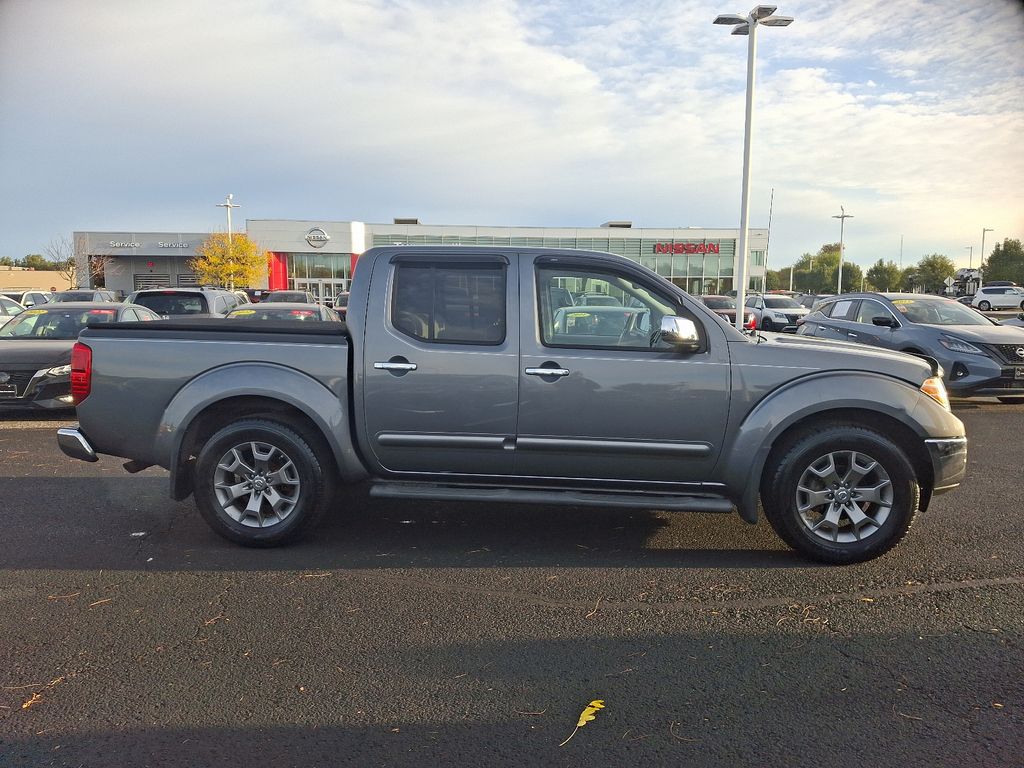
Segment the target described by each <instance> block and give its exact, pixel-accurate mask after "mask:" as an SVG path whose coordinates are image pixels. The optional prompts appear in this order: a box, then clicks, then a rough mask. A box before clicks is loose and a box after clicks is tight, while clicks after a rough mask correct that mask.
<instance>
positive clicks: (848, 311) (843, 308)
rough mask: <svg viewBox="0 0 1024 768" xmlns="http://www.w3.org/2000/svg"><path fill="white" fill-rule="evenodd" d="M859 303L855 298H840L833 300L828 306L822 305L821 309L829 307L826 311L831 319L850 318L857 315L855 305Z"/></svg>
mask: <svg viewBox="0 0 1024 768" xmlns="http://www.w3.org/2000/svg"><path fill="white" fill-rule="evenodd" d="M859 304H860V302H859V301H857V300H856V299H842V300H841V301H835V302H833V303H832V304H830V305H828V307H823V308H822V311H823V312H824V311H825V309H828V308H829V307H830V308H831V309H830V311H829V312H828V313H827V314H828V316H829V317H830V318H832V319H833V320H852V319H853V318H854V317H856V316H857V307H858V305H859Z"/></svg>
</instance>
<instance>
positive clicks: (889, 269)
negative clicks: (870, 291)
mask: <svg viewBox="0 0 1024 768" xmlns="http://www.w3.org/2000/svg"><path fill="white" fill-rule="evenodd" d="M901 277H902V273H901V272H900V268H899V267H897V266H896V264H895V263H894V262H891V261H888V262H887V261H884V260H882V259H879V260H878V261H876V262H875V263H874V265H873V266H872V267H871V269H869V270H868V274H867V281H868V282H869V283H871V287H872V288H874V289H875V290H876V291H897V290H899V289H900V287H901V284H900V278H901Z"/></svg>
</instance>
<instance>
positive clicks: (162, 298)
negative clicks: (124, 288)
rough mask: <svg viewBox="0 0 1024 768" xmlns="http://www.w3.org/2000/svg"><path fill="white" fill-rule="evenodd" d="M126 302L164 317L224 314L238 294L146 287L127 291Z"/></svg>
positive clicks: (231, 306) (205, 289) (233, 306)
mask: <svg viewBox="0 0 1024 768" xmlns="http://www.w3.org/2000/svg"><path fill="white" fill-rule="evenodd" d="M128 302H129V303H132V304H141V305H142V306H144V307H147V308H149V309H151V310H153V311H154V312H156V313H157V314H158V315H160V317H161V318H163V319H165V320H166V319H170V318H172V317H224V315H226V314H227V313H228V312H230V311H231V310H232V309H234V308H235V307H237V306H238V297H237V296H235V294H233V293H232V292H231V291H227V290H223V289H221V288H148V289H146V290H142V291H136V292H135V293H133V294H131V295H130V296H129V297H128Z"/></svg>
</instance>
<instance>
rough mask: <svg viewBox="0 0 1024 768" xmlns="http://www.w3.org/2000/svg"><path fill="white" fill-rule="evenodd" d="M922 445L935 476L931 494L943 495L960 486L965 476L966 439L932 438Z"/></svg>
mask: <svg viewBox="0 0 1024 768" xmlns="http://www.w3.org/2000/svg"><path fill="white" fill-rule="evenodd" d="M924 444H925V446H926V447H927V448H928V454H929V456H931V460H932V472H933V473H934V476H935V482H934V486H933V488H932V493H934V494H940V493H945V492H946V491H951V490H953V489H954V488H956V487H957V486H958V485H960V483H961V482H962V481H963V479H964V476H965V475H966V474H967V438H966V437H944V438H933V439H929V440H925V441H924Z"/></svg>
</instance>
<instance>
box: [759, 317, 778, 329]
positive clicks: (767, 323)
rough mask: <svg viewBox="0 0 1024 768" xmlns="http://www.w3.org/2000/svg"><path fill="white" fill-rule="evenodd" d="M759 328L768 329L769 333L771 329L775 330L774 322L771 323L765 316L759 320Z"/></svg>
mask: <svg viewBox="0 0 1024 768" xmlns="http://www.w3.org/2000/svg"><path fill="white" fill-rule="evenodd" d="M761 330H762V331H768V332H769V333H771V332H772V331H774V330H775V323H773V322H772V321H771V320H769V319H768V318H767V317H766V318H764V319H763V320H761Z"/></svg>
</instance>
